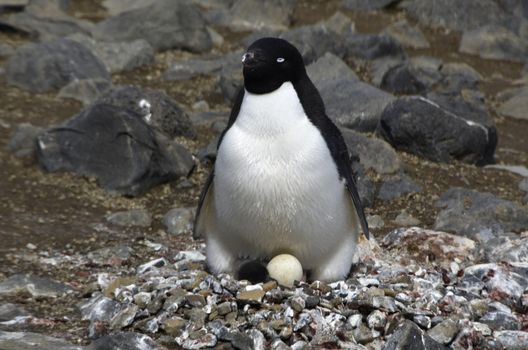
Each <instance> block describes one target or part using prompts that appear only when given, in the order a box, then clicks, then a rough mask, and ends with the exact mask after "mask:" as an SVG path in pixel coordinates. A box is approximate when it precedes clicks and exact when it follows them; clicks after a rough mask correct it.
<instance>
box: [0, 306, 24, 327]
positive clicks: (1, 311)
mask: <svg viewBox="0 0 528 350" xmlns="http://www.w3.org/2000/svg"><path fill="white" fill-rule="evenodd" d="M24 316H29V312H27V311H26V310H25V309H24V308H23V307H21V306H20V305H16V304H11V303H5V304H0V322H5V321H10V320H12V319H14V318H16V317H24Z"/></svg>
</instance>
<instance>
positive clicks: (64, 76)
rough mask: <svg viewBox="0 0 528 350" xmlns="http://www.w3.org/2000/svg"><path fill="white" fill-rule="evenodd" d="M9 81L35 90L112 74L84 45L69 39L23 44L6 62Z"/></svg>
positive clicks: (49, 88)
mask: <svg viewBox="0 0 528 350" xmlns="http://www.w3.org/2000/svg"><path fill="white" fill-rule="evenodd" d="M6 78H7V81H8V83H9V84H12V85H16V86H18V87H20V88H22V89H25V90H29V91H32V92H44V91H49V90H53V89H58V88H60V87H63V86H64V85H66V84H68V83H69V82H71V81H73V80H76V79H87V78H91V79H94V78H102V79H105V80H109V79H110V76H109V75H108V72H107V70H106V68H105V66H104V64H103V63H102V62H101V61H100V60H99V59H98V58H97V57H96V56H95V55H93V54H92V53H91V52H90V51H89V50H88V49H87V48H85V47H84V46H83V45H81V44H79V43H77V42H75V41H72V40H68V39H58V40H55V41H51V42H46V43H42V44H28V45H24V46H22V47H20V48H19V49H18V50H17V51H16V53H15V54H14V55H13V56H11V58H10V59H9V61H8V62H7V64H6Z"/></svg>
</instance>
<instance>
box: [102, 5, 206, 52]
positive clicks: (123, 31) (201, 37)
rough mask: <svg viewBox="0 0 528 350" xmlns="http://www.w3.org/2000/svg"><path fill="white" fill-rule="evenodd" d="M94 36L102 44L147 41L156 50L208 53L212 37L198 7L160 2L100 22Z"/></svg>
mask: <svg viewBox="0 0 528 350" xmlns="http://www.w3.org/2000/svg"><path fill="white" fill-rule="evenodd" d="M93 36H94V37H95V38H96V39H98V40H102V41H105V40H106V41H115V42H128V41H134V40H137V39H144V40H146V41H147V42H148V43H149V44H150V45H151V46H152V47H153V48H154V49H156V50H167V49H175V48H178V49H184V50H190V51H193V52H205V51H209V50H210V49H211V47H212V42H211V37H210V36H209V33H208V32H207V30H206V28H205V21H204V19H203V16H202V14H201V13H200V12H199V11H198V9H197V8H196V6H194V5H192V4H190V3H188V2H180V1H171V0H159V1H156V2H154V3H153V4H152V5H150V6H146V7H143V8H138V9H133V10H130V11H127V12H123V13H121V14H119V15H117V16H114V17H110V18H108V19H105V20H104V21H101V22H99V23H97V25H96V26H95V28H94V30H93Z"/></svg>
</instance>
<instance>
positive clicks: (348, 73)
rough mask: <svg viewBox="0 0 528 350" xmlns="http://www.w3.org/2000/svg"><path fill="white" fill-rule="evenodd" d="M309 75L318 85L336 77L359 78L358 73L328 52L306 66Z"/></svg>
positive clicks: (322, 84)
mask: <svg viewBox="0 0 528 350" xmlns="http://www.w3.org/2000/svg"><path fill="white" fill-rule="evenodd" d="M306 72H307V73H308V76H309V77H310V79H311V80H312V82H313V83H314V85H315V86H316V87H319V86H324V85H325V84H328V83H330V82H332V81H334V80H336V79H341V78H342V79H346V80H357V79H358V77H357V75H356V73H355V72H354V71H353V70H352V69H350V67H349V66H348V65H347V64H346V63H345V62H343V60H342V59H340V58H339V57H337V56H336V55H334V54H332V53H330V52H327V53H325V54H324V55H323V56H322V57H320V58H318V59H317V60H316V61H315V62H313V63H312V64H310V65H309V66H308V67H306Z"/></svg>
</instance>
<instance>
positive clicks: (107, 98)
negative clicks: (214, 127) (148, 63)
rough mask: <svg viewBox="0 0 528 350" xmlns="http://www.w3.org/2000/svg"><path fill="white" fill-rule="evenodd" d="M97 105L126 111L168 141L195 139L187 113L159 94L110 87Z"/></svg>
mask: <svg viewBox="0 0 528 350" xmlns="http://www.w3.org/2000/svg"><path fill="white" fill-rule="evenodd" d="M97 102H98V103H107V104H111V105H113V106H117V107H120V108H122V109H129V110H131V111H133V112H135V113H137V114H139V115H141V116H142V117H143V119H144V120H145V121H146V122H147V124H149V125H151V126H154V127H155V128H157V129H158V130H159V131H161V132H163V133H164V134H165V135H166V136H168V137H169V138H173V137H175V136H186V137H193V136H194V135H195V133H194V129H193V127H192V124H191V121H190V119H189V116H188V115H187V113H185V112H184V111H183V110H182V109H181V108H180V107H179V106H178V104H177V103H176V101H174V100H173V99H172V98H170V97H169V96H167V95H166V94H165V93H163V92H161V91H156V90H150V89H143V88H141V87H139V86H135V85H121V86H114V87H113V88H111V90H110V91H108V92H107V93H105V94H104V95H102V96H101V97H100V98H99V99H98V100H97Z"/></svg>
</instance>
